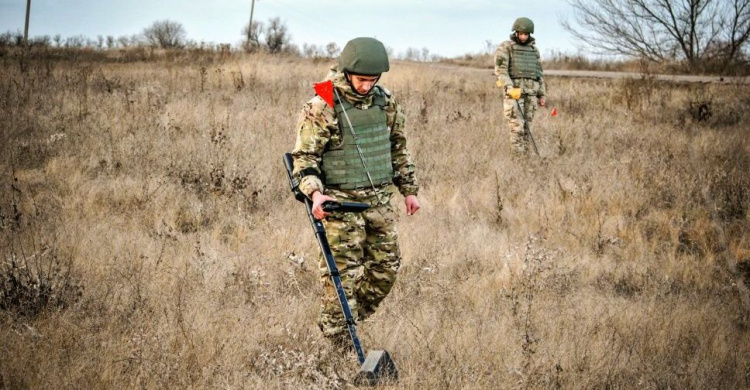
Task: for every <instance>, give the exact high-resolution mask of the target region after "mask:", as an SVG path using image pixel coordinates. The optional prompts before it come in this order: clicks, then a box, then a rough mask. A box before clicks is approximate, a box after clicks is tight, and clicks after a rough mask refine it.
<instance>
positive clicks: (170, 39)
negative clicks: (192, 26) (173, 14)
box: [143, 20, 187, 49]
mask: <svg viewBox="0 0 750 390" xmlns="http://www.w3.org/2000/svg"><path fill="white" fill-rule="evenodd" d="M186 35H187V34H186V33H185V28H184V27H183V26H182V24H181V23H178V22H173V21H170V20H157V21H156V22H154V23H153V24H152V25H151V26H149V27H146V28H145V29H144V30H143V36H144V37H145V38H146V41H148V43H149V44H151V45H154V46H159V47H162V48H165V49H170V48H177V47H182V46H184V45H185V36H186Z"/></svg>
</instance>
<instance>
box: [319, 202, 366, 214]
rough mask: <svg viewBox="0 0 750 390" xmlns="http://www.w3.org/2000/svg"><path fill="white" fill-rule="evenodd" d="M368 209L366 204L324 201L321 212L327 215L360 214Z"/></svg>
mask: <svg viewBox="0 0 750 390" xmlns="http://www.w3.org/2000/svg"><path fill="white" fill-rule="evenodd" d="M369 208H370V205H369V204H367V203H355V202H336V201H332V200H329V201H326V202H323V211H325V212H327V213H361V212H363V211H365V210H367V209H369Z"/></svg>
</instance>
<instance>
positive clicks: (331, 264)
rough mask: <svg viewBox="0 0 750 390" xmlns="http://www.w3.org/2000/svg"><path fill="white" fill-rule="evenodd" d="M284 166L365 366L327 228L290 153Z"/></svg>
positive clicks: (286, 155)
mask: <svg viewBox="0 0 750 390" xmlns="http://www.w3.org/2000/svg"><path fill="white" fill-rule="evenodd" d="M284 166H285V167H286V174H287V177H288V178H289V183H290V185H291V186H292V192H293V193H294V196H295V198H296V199H297V200H299V201H300V202H303V203H304V204H305V208H306V209H307V216H308V217H309V218H310V223H312V226H313V231H314V232H315V238H317V239H318V244H319V245H320V251H321V252H322V253H323V257H324V258H325V260H326V265H327V266H328V272H329V273H330V274H331V280H332V281H333V285H334V287H336V295H337V296H338V298H339V304H340V305H341V311H342V312H344V318H346V326H347V327H348V328H349V335H350V336H351V338H352V343H354V349H355V350H356V351H357V359H359V364H363V363H364V362H365V353H364V351H363V350H362V345H361V344H360V342H359V337H358V336H357V328H356V326H355V325H354V316H353V315H352V311H351V308H349V301H347V299H346V293H345V292H344V287H343V286H342V285H341V274H340V273H339V269H338V267H336V261H335V260H334V259H333V254H332V253H331V247H330V246H329V245H328V237H327V236H326V230H325V227H324V226H323V222H321V221H320V220H318V219H316V218H315V216H314V215H313V212H312V201H311V200H310V198H308V197H307V196H305V195H304V194H302V192H301V191H300V190H299V183H298V182H297V180H295V179H294V175H293V174H292V172H293V171H294V160H293V159H292V155H291V154H289V153H284ZM298 194H302V196H301V197H300V196H298Z"/></svg>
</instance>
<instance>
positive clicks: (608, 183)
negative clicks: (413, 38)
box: [0, 56, 750, 389]
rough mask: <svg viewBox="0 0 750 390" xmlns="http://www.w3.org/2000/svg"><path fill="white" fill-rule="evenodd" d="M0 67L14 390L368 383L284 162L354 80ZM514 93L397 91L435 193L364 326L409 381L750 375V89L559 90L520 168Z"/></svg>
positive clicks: (184, 68)
mask: <svg viewBox="0 0 750 390" xmlns="http://www.w3.org/2000/svg"><path fill="white" fill-rule="evenodd" d="M0 61H2V62H3V65H2V70H1V71H0V72H1V73H2V74H1V76H2V77H0V113H1V115H2V117H1V118H2V121H0V128H1V129H2V133H1V135H0V137H2V138H1V140H2V142H1V145H2V146H1V147H0V148H1V150H2V153H1V154H0V164H2V169H1V170H0V175H1V176H0V184H1V185H2V187H0V188H2V192H0V196H1V198H0V237H2V238H1V240H0V252H1V253H2V258H1V259H0V260H2V262H3V263H2V267H0V271H1V272H2V274H1V275H0V276H2V278H3V279H2V285H1V286H2V289H0V291H2V293H3V294H2V295H0V298H1V299H2V302H1V303H0V305H2V306H0V308H1V309H0V321H2V324H3V325H2V327H0V340H1V341H0V387H6V388H13V389H15V388H113V387H116V388H136V387H144V388H344V387H348V386H350V383H351V382H350V381H351V379H352V376H353V374H354V373H355V372H356V370H357V364H356V359H355V357H354V356H353V355H352V356H338V355H336V354H333V353H332V351H331V349H330V348H329V346H328V345H327V344H326V342H325V340H323V338H322V337H321V335H320V333H319V331H318V330H317V327H316V325H315V321H316V316H317V311H318V294H319V293H320V290H319V287H318V285H317V271H316V268H317V267H316V257H317V251H318V250H317V246H316V244H315V242H314V237H313V235H312V233H311V230H310V227H309V226H308V223H307V222H306V219H305V215H304V211H303V208H302V207H301V205H299V204H298V203H296V202H295V201H294V200H293V199H292V197H291V196H290V193H289V191H288V184H287V183H286V178H285V176H284V173H283V170H282V164H281V155H282V153H283V152H285V151H288V150H290V149H291V148H292V146H293V143H294V139H295V131H294V125H295V122H296V119H297V113H298V111H299V109H300V107H301V105H302V104H303V103H304V102H305V101H307V100H308V99H309V98H310V97H311V94H312V89H311V84H312V82H314V81H317V80H319V79H321V78H322V77H323V75H324V74H325V73H326V68H327V64H324V63H309V62H305V61H303V60H299V59H291V58H277V57H265V56H250V57H240V58H237V57H233V58H229V59H224V61H219V60H216V59H211V60H202V61H200V62H196V63H193V64H191V63H190V62H189V61H185V60H184V59H183V60H181V61H165V60H159V61H152V62H135V63H127V64H123V63H102V62H95V61H94V62H90V61H69V60H68V61H50V60H33V59H32V60H28V59H23V58H21V57H13V56H9V57H4V58H0ZM492 81H493V80H492V77H491V76H490V75H489V74H488V73H487V72H486V71H476V70H472V69H460V68H453V67H448V66H434V65H426V64H406V63H404V64H400V63H398V64H394V66H393V71H392V72H389V73H388V74H387V75H386V76H385V77H384V79H383V83H384V84H385V85H386V86H387V87H388V88H389V89H391V90H392V91H393V92H394V94H395V95H396V96H397V97H398V98H399V100H400V101H401V103H402V104H403V105H404V107H405V108H406V111H407V114H408V116H409V119H408V122H407V124H408V135H409V142H410V145H409V146H410V149H411V150H412V153H413V155H414V156H415V160H416V163H417V165H418V168H419V176H420V180H421V183H422V191H421V193H420V198H421V201H422V205H423V209H422V210H421V211H420V213H418V214H417V215H416V216H414V217H408V218H407V217H405V216H404V215H402V217H401V218H400V220H399V229H400V234H401V243H402V249H403V254H404V263H403V267H402V270H401V273H400V276H399V280H398V282H397V284H396V287H395V289H394V291H393V292H392V294H391V295H390V296H389V297H388V298H387V300H386V301H385V303H384V305H383V306H382V308H381V310H380V311H379V312H378V313H376V315H375V316H374V317H373V318H372V319H371V320H369V321H367V322H365V323H364V324H362V325H361V326H360V335H361V336H362V338H363V342H364V345H365V346H367V347H372V348H375V347H377V348H385V349H388V350H389V351H390V352H391V354H392V355H393V357H394V359H395V361H396V363H397V365H398V367H399V369H400V371H401V379H400V382H399V384H398V386H394V387H398V388H407V389H417V388H420V389H421V388H632V387H639V388H659V389H661V388H747V387H748V386H750V343H749V342H748V340H750V337H748V312H747V308H746V307H745V306H743V302H742V296H743V295H742V294H743V291H744V293H745V294H746V291H747V290H746V289H745V290H743V288H744V284H743V283H746V282H747V279H744V281H743V279H742V278H743V274H742V272H745V270H746V268H744V264H746V263H745V262H748V260H747V259H748V257H750V234H749V233H748V232H749V231H750V229H748V228H749V227H750V217H749V216H748V207H749V206H750V196H749V191H748V188H750V174H749V173H748V172H749V171H750V153H748V152H749V151H750V150H748V149H750V144H748V142H747V139H748V132H749V130H748V129H747V126H746V125H744V124H745V123H747V121H748V119H750V118H748V114H747V112H748V107H749V106H750V93H748V91H747V89H746V88H745V87H735V86H713V85H700V86H694V85H670V84H659V83H657V82H655V81H653V80H649V79H645V80H629V81H591V80H574V79H555V78H552V79H550V80H549V81H548V82H549V93H550V96H549V98H550V102H551V103H552V105H554V106H556V107H557V109H558V112H559V116H558V117H551V116H550V115H549V111H547V110H544V109H542V110H540V112H539V113H538V115H537V119H536V121H535V127H534V131H535V133H534V135H535V138H536V140H537V143H538V144H539V148H540V151H541V153H542V157H543V158H541V159H539V158H536V157H531V158H529V159H527V160H516V159H513V158H512V157H511V156H510V155H509V153H508V151H509V141H508V136H507V133H508V130H507V127H506V126H507V125H506V124H505V122H504V120H503V118H502V110H501V105H500V97H499V93H498V91H497V90H496V89H494V88H493V87H492V86H493V82H492ZM397 202H398V204H399V207H402V206H401V202H402V200H401V198H399V199H397ZM743 260H744V262H743ZM737 264H739V266H737ZM744 277H745V278H747V274H744Z"/></svg>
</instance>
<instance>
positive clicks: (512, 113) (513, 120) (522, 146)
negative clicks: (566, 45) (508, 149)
mask: <svg viewBox="0 0 750 390" xmlns="http://www.w3.org/2000/svg"><path fill="white" fill-rule="evenodd" d="M514 45H522V44H521V43H520V42H519V41H518V39H517V38H516V36H515V34H511V36H510V40H507V41H505V42H503V43H501V44H500V46H498V47H497V50H495V75H497V78H498V81H499V82H500V84H502V85H504V86H505V88H506V94H505V96H504V100H503V108H504V114H505V118H506V119H507V120H508V125H509V127H510V142H511V145H512V147H513V150H514V151H515V152H517V153H518V154H525V153H526V152H527V151H528V145H529V135H528V134H527V133H526V129H525V128H524V120H523V116H522V115H521V112H520V111H519V110H518V105H519V104H520V106H521V108H522V109H523V110H524V114H525V115H526V120H527V121H528V122H529V128H531V122H532V121H533V120H534V114H535V112H536V109H537V104H538V100H539V99H545V95H546V94H547V88H546V86H545V84H544V78H543V77H539V78H538V79H535V78H511V73H510V72H509V70H510V69H509V68H510V64H511V57H512V55H513V51H514V50H513V49H514V47H513V46H514ZM526 45H528V46H531V47H532V48H533V50H534V51H535V52H536V58H537V61H538V66H539V69H540V71H541V60H540V55H539V50H538V49H537V48H536V43H535V40H534V38H533V37H531V36H529V40H528V41H527V43H526ZM540 73H541V72H540ZM510 86H512V87H518V88H521V91H522V96H521V99H519V100H518V103H516V100H514V99H512V98H510V97H509V96H508V94H507V88H509V87H510Z"/></svg>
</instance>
